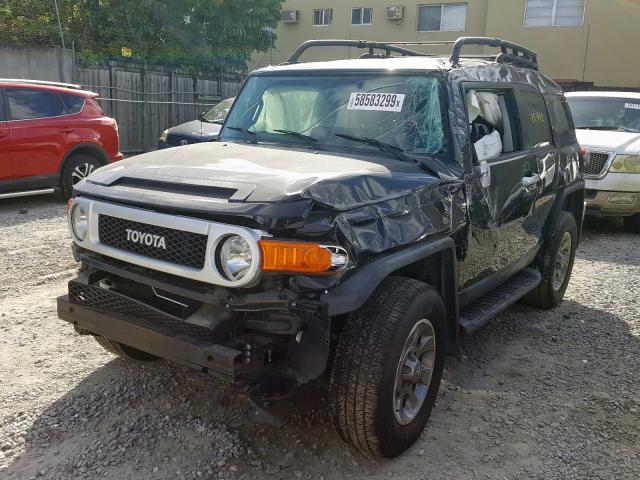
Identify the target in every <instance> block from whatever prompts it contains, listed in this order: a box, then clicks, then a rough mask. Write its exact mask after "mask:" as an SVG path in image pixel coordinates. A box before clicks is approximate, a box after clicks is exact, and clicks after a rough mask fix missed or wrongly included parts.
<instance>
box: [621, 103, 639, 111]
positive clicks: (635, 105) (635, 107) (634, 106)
mask: <svg viewBox="0 0 640 480" xmlns="http://www.w3.org/2000/svg"><path fill="white" fill-rule="evenodd" d="M624 108H630V109H632V110H640V103H625V104H624Z"/></svg>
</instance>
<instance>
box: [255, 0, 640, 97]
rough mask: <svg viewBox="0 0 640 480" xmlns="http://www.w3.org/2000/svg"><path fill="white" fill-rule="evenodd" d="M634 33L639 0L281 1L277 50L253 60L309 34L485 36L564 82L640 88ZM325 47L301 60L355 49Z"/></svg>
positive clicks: (281, 53)
mask: <svg viewBox="0 0 640 480" xmlns="http://www.w3.org/2000/svg"><path fill="white" fill-rule="evenodd" d="M639 31H640V0H468V1H466V2H462V1H460V0H437V1H433V0H422V1H418V2H410V1H406V0H347V1H344V0H286V1H285V2H284V3H283V6H282V16H281V21H280V23H279V25H278V29H277V36H278V40H277V45H276V48H275V49H273V51H271V52H267V53H265V54H259V55H257V56H256V57H255V59H254V62H255V65H256V66H264V65H267V64H269V63H280V62H282V61H284V60H285V59H286V58H287V57H288V56H289V55H290V54H291V53H292V52H293V51H294V50H295V48H296V47H297V46H298V45H299V44H300V43H302V42H303V41H305V40H309V39H319V38H347V39H366V40H376V41H393V42H433V41H451V40H455V39H456V38H458V37H460V36H490V37H500V38H503V39H506V40H510V41H513V42H516V43H520V44H522V45H524V46H526V47H528V48H530V49H532V50H535V51H536V52H538V55H539V61H540V64H541V69H542V70H543V71H544V72H545V73H546V74H548V75H549V76H551V77H552V78H554V79H556V80H557V81H559V82H560V83H562V84H564V85H567V86H570V85H571V86H573V87H574V88H575V87H589V86H591V85H594V86H596V87H613V88H634V89H640V41H639V34H638V32H639ZM409 48H414V49H415V50H421V51H429V52H433V53H448V52H449V51H450V49H451V47H450V46H449V45H447V46H442V47H428V50H427V47H423V46H413V47H409ZM323 50H324V49H323ZM326 50H328V51H324V52H322V51H318V50H316V51H309V52H308V53H307V54H305V56H304V57H303V59H308V60H317V59H331V58H348V57H356V56H358V55H360V54H361V53H362V51H360V50H353V49H352V50H351V51H348V50H347V49H326ZM490 51H491V50H490V49H487V50H486V51H480V50H475V51H474V50H465V52H468V53H490Z"/></svg>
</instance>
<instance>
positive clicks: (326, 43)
mask: <svg viewBox="0 0 640 480" xmlns="http://www.w3.org/2000/svg"><path fill="white" fill-rule="evenodd" d="M314 47H352V48H362V49H368V50H369V52H368V53H365V54H364V55H362V57H361V58H371V57H376V56H377V55H376V54H375V53H374V51H375V50H382V51H384V52H386V55H385V56H386V57H390V56H391V53H399V54H400V55H402V56H403V57H404V56H409V57H425V56H428V55H427V54H424V53H420V52H415V51H413V50H409V49H408V48H403V47H398V46H396V45H393V44H391V43H382V42H369V41H367V40H307V41H306V42H304V43H302V44H300V46H299V47H298V48H297V49H296V51H295V52H293V55H291V56H290V57H289V58H288V59H287V61H286V62H284V63H285V65H289V64H292V63H299V62H300V57H301V56H302V54H303V53H304V52H306V51H307V50H308V49H310V48H314ZM378 56H379V55H378Z"/></svg>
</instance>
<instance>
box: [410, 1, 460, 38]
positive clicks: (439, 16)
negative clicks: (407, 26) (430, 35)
mask: <svg viewBox="0 0 640 480" xmlns="http://www.w3.org/2000/svg"><path fill="white" fill-rule="evenodd" d="M466 20H467V4H466V3H450V4H440V5H419V6H418V31H419V32H444V31H448V32H463V31H464V28H465V23H466Z"/></svg>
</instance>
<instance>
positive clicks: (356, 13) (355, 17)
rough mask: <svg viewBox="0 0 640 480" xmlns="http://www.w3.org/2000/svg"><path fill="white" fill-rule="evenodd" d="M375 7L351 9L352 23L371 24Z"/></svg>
mask: <svg viewBox="0 0 640 480" xmlns="http://www.w3.org/2000/svg"><path fill="white" fill-rule="evenodd" d="M372 20H373V8H369V7H358V8H352V9H351V25H371V23H372Z"/></svg>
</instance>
